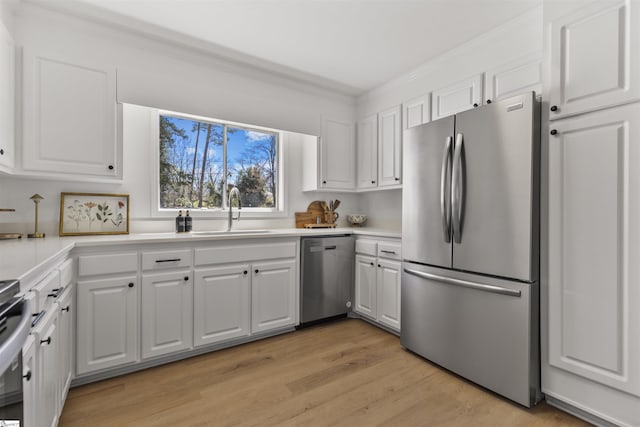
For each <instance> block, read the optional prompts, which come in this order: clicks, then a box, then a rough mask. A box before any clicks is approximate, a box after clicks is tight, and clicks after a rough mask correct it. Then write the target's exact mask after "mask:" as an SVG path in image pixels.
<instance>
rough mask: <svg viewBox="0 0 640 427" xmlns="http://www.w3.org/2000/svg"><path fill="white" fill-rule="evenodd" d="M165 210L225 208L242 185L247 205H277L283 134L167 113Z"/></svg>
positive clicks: (163, 127) (162, 139) (162, 140)
mask: <svg viewBox="0 0 640 427" xmlns="http://www.w3.org/2000/svg"><path fill="white" fill-rule="evenodd" d="M159 131H160V132H159V145H160V147H159V148H160V165H159V166H160V167H159V171H160V173H159V174H160V177H159V178H160V208H161V209H185V208H188V209H225V208H226V207H227V206H226V200H225V198H226V194H227V191H228V190H229V189H231V188H232V187H234V186H236V187H238V189H239V190H240V194H241V200H242V205H243V208H276V207H277V201H278V197H279V195H278V194H277V189H278V134H277V133H273V132H269V131H264V130H258V129H252V128H250V127H240V126H237V125H230V124H227V123H220V122H214V121H211V122H209V121H201V120H194V119H192V118H188V117H181V116H174V115H167V114H161V115H160V120H159Z"/></svg>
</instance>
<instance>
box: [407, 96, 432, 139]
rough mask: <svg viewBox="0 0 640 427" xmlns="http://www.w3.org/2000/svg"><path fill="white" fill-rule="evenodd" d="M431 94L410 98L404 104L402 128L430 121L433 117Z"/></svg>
mask: <svg viewBox="0 0 640 427" xmlns="http://www.w3.org/2000/svg"><path fill="white" fill-rule="evenodd" d="M430 96H431V94H429V93H426V94H424V95H422V96H418V97H416V98H413V99H410V100H409V101H406V102H404V103H403V104H402V129H404V130H406V129H409V128H412V127H414V126H419V125H422V124H425V123H428V122H429V120H430V119H431V99H430Z"/></svg>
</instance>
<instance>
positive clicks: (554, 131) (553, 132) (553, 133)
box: [549, 129, 558, 135]
mask: <svg viewBox="0 0 640 427" xmlns="http://www.w3.org/2000/svg"><path fill="white" fill-rule="evenodd" d="M549 133H550V134H551V135H555V134H557V133H558V131H557V130H555V129H551V131H550V132H549Z"/></svg>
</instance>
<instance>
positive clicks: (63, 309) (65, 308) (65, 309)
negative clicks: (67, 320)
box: [60, 306, 69, 313]
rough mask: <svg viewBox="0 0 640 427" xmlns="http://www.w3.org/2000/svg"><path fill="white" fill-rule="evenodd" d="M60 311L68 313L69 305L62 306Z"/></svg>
mask: <svg viewBox="0 0 640 427" xmlns="http://www.w3.org/2000/svg"><path fill="white" fill-rule="evenodd" d="M60 311H66V312H67V313H68V312H69V306H66V307H64V308H61V309H60Z"/></svg>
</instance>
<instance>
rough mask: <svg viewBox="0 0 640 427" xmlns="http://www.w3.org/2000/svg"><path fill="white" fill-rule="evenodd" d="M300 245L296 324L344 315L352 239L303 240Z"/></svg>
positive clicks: (350, 276)
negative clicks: (297, 321)
mask: <svg viewBox="0 0 640 427" xmlns="http://www.w3.org/2000/svg"><path fill="white" fill-rule="evenodd" d="M301 243H302V244H301V245H300V247H301V251H302V254H301V258H302V268H301V272H300V275H301V276H300V277H301V290H300V312H301V313H300V323H301V324H302V326H304V325H305V324H310V323H314V322H316V321H318V320H322V319H327V318H331V317H336V316H344V315H346V314H347V313H348V311H349V308H350V307H351V295H352V293H353V291H352V289H353V270H354V258H355V255H354V252H355V247H354V246H355V243H354V239H353V237H352V236H331V237H329V236H325V237H303V238H302V239H301Z"/></svg>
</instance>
